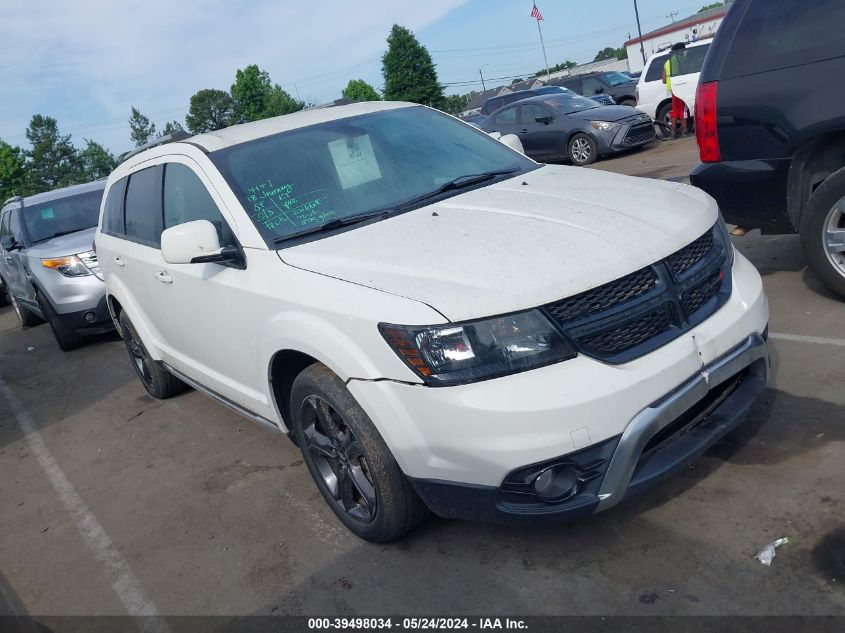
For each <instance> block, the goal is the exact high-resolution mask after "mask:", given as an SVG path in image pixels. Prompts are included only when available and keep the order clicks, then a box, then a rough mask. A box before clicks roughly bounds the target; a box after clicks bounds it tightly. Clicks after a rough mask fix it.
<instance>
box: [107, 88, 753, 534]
mask: <svg viewBox="0 0 845 633" xmlns="http://www.w3.org/2000/svg"><path fill="white" fill-rule="evenodd" d="M667 227H671V230H667ZM96 241H97V250H98V252H99V253H100V257H101V262H102V265H103V271H104V273H105V278H106V287H107V293H108V301H109V307H110V310H111V312H112V315H113V316H114V318H115V321H116V323H117V324H118V325H119V328H120V332H121V334H122V335H123V337H124V340H125V342H126V347H127V350H128V353H129V356H130V358H131V361H132V366H133V367H134V368H135V369H136V371H137V373H138V376H139V378H140V380H141V382H142V383H143V385H144V387H145V388H146V390H147V391H148V393H149V394H150V395H151V396H153V397H155V398H166V397H169V396H172V395H174V394H176V393H178V392H179V391H181V390H182V389H184V388H185V386H186V385H190V386H193V387H196V388H197V389H199V390H201V391H203V392H205V393H207V394H209V395H211V396H212V397H215V398H217V399H218V400H219V401H220V402H222V403H224V404H226V405H228V406H230V407H232V408H233V409H234V410H236V411H238V412H240V413H241V414H243V415H245V416H247V417H249V418H250V419H252V420H253V421H255V422H258V423H260V424H263V425H265V426H267V427H269V428H272V429H276V430H278V431H282V432H285V433H290V434H291V435H292V438H293V439H294V441H295V442H296V444H297V445H298V446H299V448H300V450H301V451H302V455H303V460H304V461H305V463H306V465H307V467H308V469H309V471H310V473H311V475H312V477H313V478H314V481H315V482H316V485H317V488H318V489H319V490H320V492H321V494H322V495H323V497H324V498H325V500H326V502H327V503H328V504H329V506H330V507H331V509H332V511H333V512H334V513H335V514H336V515H337V517H338V518H339V520H340V521H341V522H343V523H344V524H345V525H346V526H347V527H348V528H349V529H350V530H352V531H353V532H354V533H355V534H357V535H359V536H361V537H363V538H365V539H369V540H372V541H388V540H391V539H394V538H397V537H399V536H401V535H402V534H403V533H405V532H406V531H408V530H409V529H411V528H412V527H413V526H414V525H416V524H417V523H418V522H419V521H421V520H422V519H423V518H424V517H425V516H426V514H427V512H428V511H429V510H431V511H433V512H435V513H437V514H439V515H442V516H446V517H463V518H472V519H482V520H502V521H524V520H531V519H551V518H555V517H567V518H575V517H580V516H587V515H590V514H592V513H594V512H597V511H600V510H604V509H606V508H609V507H611V506H613V505H615V504H617V503H619V502H620V501H621V500H622V499H623V497H625V496H626V495H633V494H635V493H639V492H642V491H644V490H646V489H647V488H649V487H650V486H652V485H653V484H655V483H656V482H657V481H658V480H660V479H661V478H662V477H664V476H665V475H667V474H668V473H670V472H673V471H675V470H677V469H679V468H682V467H684V466H685V465H686V464H687V463H688V462H689V461H690V460H691V459H693V458H695V457H696V456H697V455H699V454H701V453H702V452H703V451H704V450H705V449H706V448H707V447H708V446H710V445H711V444H713V442H715V441H717V440H718V439H719V438H720V437H721V436H722V435H724V434H725V433H727V432H728V431H729V430H730V429H732V428H733V427H735V426H736V425H737V424H739V423H740V421H741V420H742V418H743V415H744V413H745V412H746V410H747V409H748V407H750V406H751V404H752V402H753V401H754V400H755V398H756V397H757V396H758V394H759V393H760V392H761V391H762V390H763V389H764V387H765V384H766V376H767V371H768V362H767V352H766V343H765V341H764V337H765V333H766V324H767V321H768V308H767V302H766V297H765V295H764V294H763V289H762V283H761V280H760V276H759V275H758V273H757V271H756V270H755V269H754V267H753V266H752V265H751V264H750V263H749V262H748V261H747V260H746V259H745V258H744V257H743V256H742V255H741V254H739V253H737V252H736V251H735V250H734V249H733V247H732V246H731V243H730V241H729V239H728V235H727V232H726V229H725V226H724V224H723V223H722V222H721V220H720V218H719V212H718V208H717V206H716V204H715V203H714V202H713V200H712V199H711V198H710V197H709V196H707V195H705V194H704V193H702V192H700V191H699V190H697V189H695V188H693V187H689V186H687V185H682V184H678V183H669V182H659V181H656V180H646V179H637V178H631V177H626V176H621V175H617V174H611V173H606V172H602V171H598V170H596V171H593V170H575V169H572V168H570V167H562V166H554V165H546V166H544V165H539V164H537V163H535V162H534V161H532V160H530V159H528V158H526V157H525V156H523V155H522V154H520V153H519V152H516V151H514V150H512V149H510V148H508V147H506V146H505V145H503V144H502V143H500V142H498V141H496V140H494V139H492V138H491V137H489V136H488V135H486V134H484V133H482V132H481V131H479V130H477V129H474V128H472V127H471V126H468V125H465V124H464V123H462V122H460V121H456V120H455V119H454V118H452V117H450V116H448V115H445V114H443V113H441V112H438V111H436V110H433V109H430V108H427V107H424V106H418V105H414V104H402V103H395V102H394V103H390V102H371V103H356V104H352V105H346V106H340V107H334V108H325V109H321V110H306V111H302V112H297V113H294V114H290V115H286V116H282V117H277V118H272V119H266V120H263V121H256V122H254V123H247V124H244V125H237V126H233V127H229V128H226V129H223V130H218V131H216V132H212V133H209V134H202V135H199V136H194V137H192V138H190V139H189V141H188V142H175V143H170V144H166V145H160V146H158V147H155V148H152V149H147V150H145V151H143V152H141V153H139V154H137V155H135V156H132V157H130V158H129V159H128V160H126V161H125V162H124V163H122V164H121V165H120V166H118V167H117V169H115V171H114V172H113V173H112V174H111V176H109V179H108V183H107V185H106V197H105V200H104V202H103V209H102V217H101V221H100V228H99V229H98V231H97V237H96ZM200 441H201V440H200ZM304 494H307V492H306V493H304Z"/></svg>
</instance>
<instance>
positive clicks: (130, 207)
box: [125, 165, 162, 247]
mask: <svg viewBox="0 0 845 633" xmlns="http://www.w3.org/2000/svg"><path fill="white" fill-rule="evenodd" d="M161 169H162V167H161V165H156V166H155V167H148V168H147V169H142V170H141V171H137V172H135V173H134V174H132V175H131V176H130V177H129V184H128V185H127V188H126V205H125V214H126V237H128V238H129V239H131V240H133V241H135V242H140V243H141V244H145V245H147V246H156V247H158V245H159V242H160V240H161V231H162V223H161Z"/></svg>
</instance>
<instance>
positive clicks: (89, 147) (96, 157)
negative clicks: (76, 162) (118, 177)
mask: <svg viewBox="0 0 845 633" xmlns="http://www.w3.org/2000/svg"><path fill="white" fill-rule="evenodd" d="M79 158H80V160H81V161H82V172H83V174H84V175H85V179H86V180H97V179H98V178H105V177H106V176H108V175H109V174H110V173H111V172H112V170H113V169H114V168H115V167H117V159H115V157H114V154H112V153H111V152H110V151H109V150H107V149H106V148H105V147H103V146H102V145H100V144H99V143H97V142H96V141H92V140H91V139H85V149H83V150H82V151H81V152H79Z"/></svg>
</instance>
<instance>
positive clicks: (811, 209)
mask: <svg viewBox="0 0 845 633" xmlns="http://www.w3.org/2000/svg"><path fill="white" fill-rule="evenodd" d="M799 232H800V234H801V245H802V247H803V249H804V256H805V257H806V258H807V264H808V265H809V266H810V270H812V271H813V272H814V273H815V274H816V276H817V277H818V278H819V279H820V280H821V281H822V283H823V284H824V285H825V286H827V288H828V289H830V290H831V291H832V292H834V293H835V294H837V295H838V296H839V297H840V298H842V299H845V169H840V170H839V171H837V172H836V173H834V174H833V175H832V176H829V177H828V178H827V180H825V181H824V182H823V183H822V184H821V185H819V187H818V189H816V191H815V192H814V193H813V195H812V196H810V200H809V201H808V202H807V206H806V207H805V209H804V213H803V215H802V216H801V226H800V231H799Z"/></svg>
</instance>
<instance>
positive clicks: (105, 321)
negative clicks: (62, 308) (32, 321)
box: [57, 295, 114, 334]
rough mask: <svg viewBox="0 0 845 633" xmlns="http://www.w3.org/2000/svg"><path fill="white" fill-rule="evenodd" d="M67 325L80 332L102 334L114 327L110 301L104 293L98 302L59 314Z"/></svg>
mask: <svg viewBox="0 0 845 633" xmlns="http://www.w3.org/2000/svg"><path fill="white" fill-rule="evenodd" d="M57 316H58V317H59V319H61V320H62V323H64V324H65V325H66V326H67V327H69V328H70V329H72V330H76V331H77V332H79V333H80V334H101V333H103V332H109V331H111V330H113V329H114V322H113V321H112V318H111V314H109V308H108V302H107V300H106V296H105V295H103V296H102V297H101V298H100V300H99V301H98V302H97V304H96V305H95V306H94V307H93V308H92V307H86V308H85V309H82V310H77V311H75V312H64V313H59V314H58V315H57Z"/></svg>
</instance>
